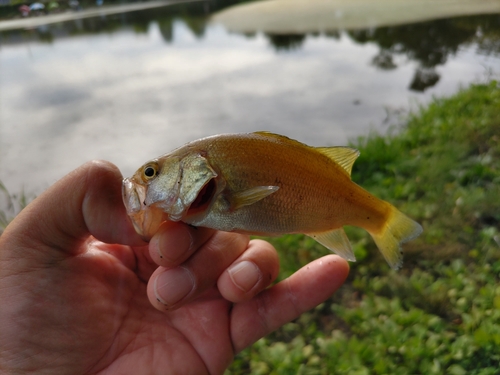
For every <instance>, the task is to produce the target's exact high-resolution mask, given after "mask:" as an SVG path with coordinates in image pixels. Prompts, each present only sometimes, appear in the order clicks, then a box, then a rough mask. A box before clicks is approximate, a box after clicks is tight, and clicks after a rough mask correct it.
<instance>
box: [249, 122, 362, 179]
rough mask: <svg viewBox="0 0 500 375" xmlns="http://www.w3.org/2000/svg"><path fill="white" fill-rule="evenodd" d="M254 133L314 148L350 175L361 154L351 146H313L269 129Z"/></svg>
mask: <svg viewBox="0 0 500 375" xmlns="http://www.w3.org/2000/svg"><path fill="white" fill-rule="evenodd" d="M254 134H258V135H261V136H263V137H268V138H274V139H275V140H276V141H281V142H286V143H288V144H295V145H296V146H304V147H308V148H313V149H314V150H316V151H318V152H319V153H321V154H323V155H325V156H327V157H328V158H329V159H331V160H333V161H334V162H335V163H337V164H338V165H340V166H341V167H342V169H343V170H345V171H346V172H347V174H348V175H349V176H350V175H351V170H352V166H353V164H354V162H355V161H356V159H357V158H358V156H359V151H358V150H356V149H355V148H351V147H345V146H334V147H311V146H308V145H306V144H304V143H301V142H299V141H296V140H294V139H291V138H288V137H286V136H284V135H279V134H275V133H271V132H268V131H258V132H255V133H254Z"/></svg>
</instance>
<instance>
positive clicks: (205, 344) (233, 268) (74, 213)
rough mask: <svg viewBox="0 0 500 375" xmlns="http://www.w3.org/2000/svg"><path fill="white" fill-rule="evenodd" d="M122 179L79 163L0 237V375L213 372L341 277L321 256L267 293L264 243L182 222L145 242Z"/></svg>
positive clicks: (269, 256) (338, 262)
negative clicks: (126, 199) (123, 193)
mask: <svg viewBox="0 0 500 375" xmlns="http://www.w3.org/2000/svg"><path fill="white" fill-rule="evenodd" d="M121 180H122V177H121V174H120V172H119V171H118V170H117V168H116V167H115V166H113V165H111V164H110V163H106V162H92V163H87V164H85V165H84V166H82V167H80V168H79V169H77V170H75V171H74V172H72V173H70V174H69V175H68V176H66V177H64V178H63V179H62V180H60V181H59V182H57V183H56V184H55V185H54V186H52V187H51V188H50V189H48V190H47V191H46V192H45V193H44V194H42V195H41V196H40V197H38V198H37V199H36V200H35V201H33V202H32V203H31V204H30V205H28V207H26V208H25V209H24V210H23V211H22V212H21V213H20V214H19V215H18V216H17V217H16V218H15V219H14V220H13V221H12V223H11V224H10V225H9V226H8V227H7V229H6V230H5V232H4V233H3V234H2V235H1V236H0V372H1V373H15V374H28V373H36V374H56V373H57V374H71V375H77V374H96V373H99V374H139V373H140V374H155V373H168V374H183V375H184V374H221V373H223V371H224V369H225V368H226V367H227V366H228V365H229V364H230V363H231V361H232V358H233V356H234V355H235V353H237V352H239V351H241V350H242V349H243V348H245V347H247V346H248V345H251V344H252V343H253V342H255V341H256V340H258V339H259V338H261V337H262V336H264V335H266V334H268V333H269V332H271V331H273V330H275V329H276V328H278V327H279V326H281V325H283V324H284V323H286V322H288V321H290V320H292V319H294V318H296V317H298V316H299V315H300V314H301V313H302V312H304V311H307V310H309V309H311V308H312V307H314V306H316V305H317V304H319V303H321V302H322V301H324V300H325V299H326V298H328V297H329V296H330V295H331V294H332V293H334V292H335V291H336V290H337V289H338V288H339V287H340V285H341V284H342V283H343V281H344V280H345V278H346V276H347V273H348V265H347V262H346V261H344V260H343V259H341V258H339V257H337V256H335V255H328V256H326V257H323V258H321V259H318V260H316V261H314V262H312V263H310V264H309V265H307V266H306V267H304V268H302V269H301V270H299V271H298V272H296V273H295V274H294V275H292V276H291V277H290V278H288V279H286V280H284V281H282V282H280V283H278V284H276V285H274V286H272V287H271V288H268V289H266V288H267V287H268V286H269V285H270V284H271V283H272V282H273V280H274V279H275V278H276V276H277V274H278V268H279V265H278V257H277V254H276V252H275V250H274V248H273V247H272V246H271V245H270V244H269V243H267V242H265V241H259V240H252V241H250V240H249V238H248V237H247V236H244V235H240V234H235V233H225V232H217V231H213V230H210V229H206V228H198V229H196V228H192V227H189V226H187V225H185V224H182V223H168V224H164V225H163V226H162V227H161V228H160V230H159V232H158V233H157V234H156V235H155V236H154V237H153V238H152V240H151V242H150V243H149V245H148V244H145V243H143V242H142V240H141V239H140V238H139V237H138V236H137V234H136V233H135V231H134V229H133V227H132V225H131V223H130V222H129V220H128V217H127V215H126V212H125V209H124V206H123V204H122V201H121Z"/></svg>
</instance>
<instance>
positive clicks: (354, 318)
mask: <svg viewBox="0 0 500 375" xmlns="http://www.w3.org/2000/svg"><path fill="white" fill-rule="evenodd" d="M353 146H354V147H357V148H358V149H360V151H361V156H360V158H359V159H358V161H357V162H356V164H355V166H354V170H353V180H354V181H356V182H357V183H359V184H360V185H362V186H364V187H365V188H367V189H368V190H370V191H371V192H373V193H374V194H376V195H377V196H379V197H381V198H383V199H386V200H388V201H390V202H392V203H394V204H395V205H396V206H397V207H398V208H400V209H401V210H402V211H403V212H405V213H407V214H408V215H409V216H411V217H413V218H414V219H416V220H417V221H419V222H421V223H422V225H423V227H424V234H423V235H422V236H421V237H420V238H419V239H417V240H415V241H413V242H411V243H408V244H407V245H406V246H405V263H404V266H403V269H402V270H400V271H398V272H394V271H391V270H390V269H389V267H388V266H387V265H386V263H385V262H384V261H383V259H382V258H381V256H380V254H379V253H378V251H377V249H376V248H375V245H374V244H373V242H372V241H371V239H370V238H369V237H368V235H367V234H366V233H364V232H363V231H361V230H358V229H355V228H347V229H348V231H347V232H348V236H349V237H350V239H351V241H352V243H353V246H354V248H355V252H356V255H357V259H358V262H356V263H353V264H352V270H351V274H350V278H349V280H348V282H347V283H346V285H344V286H343V287H342V289H341V291H340V292H339V293H338V294H337V295H335V296H334V297H333V298H331V299H330V300H328V301H327V302H325V303H324V304H322V305H321V306H319V307H318V308H316V309H315V310H314V311H311V312H309V313H307V314H304V315H303V316H302V317H300V318H299V319H298V320H297V321H294V322H292V323H289V324H287V325H286V326H284V327H283V328H282V329H280V330H279V331H277V332H275V333H273V334H272V335H270V336H268V337H266V338H264V339H262V340H260V341H259V342H257V344H256V345H254V346H253V347H251V348H249V349H247V350H245V351H244V352H243V353H241V354H240V355H238V357H237V358H236V361H235V362H234V364H233V365H232V367H231V368H230V369H229V370H228V371H227V374H248V373H252V374H311V375H312V374H350V375H357V374H452V375H462V374H463V375H465V374H468V375H469V374H472V375H489V374H498V371H499V370H498V369H499V367H500V325H499V324H498V323H499V322H500V284H499V278H500V85H499V84H498V83H496V82H492V83H490V84H488V85H474V86H471V87H470V88H468V89H466V90H463V91H461V92H460V93H458V94H456V95H455V96H453V97H451V98H447V99H439V100H435V101H434V102H433V103H432V104H431V105H429V106H428V107H426V108H423V109H421V110H420V111H419V112H418V113H415V114H413V115H411V116H410V117H409V118H408V119H407V121H406V123H405V125H404V126H402V127H401V128H399V129H397V130H395V131H394V132H393V133H392V134H389V135H385V136H380V135H376V134H373V135H370V136H368V137H366V138H362V139H358V140H357V141H356V142H354V144H353ZM271 241H272V242H273V243H274V245H275V246H276V247H277V248H278V249H279V252H280V255H281V262H282V271H281V275H280V277H281V278H283V277H286V276H288V275H290V274H291V273H293V272H294V271H295V270H297V269H298V268H299V267H301V266H302V265H304V264H306V263H307V262H309V261H310V260H312V259H314V258H317V257H319V256H321V255H322V254H325V253H326V250H325V249H324V248H322V247H321V246H319V245H317V244H316V243H315V242H314V241H313V240H311V239H309V238H306V237H301V236H286V237H282V238H279V239H273V240H271Z"/></svg>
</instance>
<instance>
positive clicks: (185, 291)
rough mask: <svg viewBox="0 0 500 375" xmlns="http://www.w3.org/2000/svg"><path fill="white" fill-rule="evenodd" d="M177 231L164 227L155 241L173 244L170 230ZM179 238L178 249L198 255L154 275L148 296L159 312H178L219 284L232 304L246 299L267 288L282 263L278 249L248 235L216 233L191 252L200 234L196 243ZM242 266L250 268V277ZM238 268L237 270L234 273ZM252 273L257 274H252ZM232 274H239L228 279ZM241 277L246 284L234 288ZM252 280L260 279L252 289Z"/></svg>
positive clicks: (172, 234) (164, 268)
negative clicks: (249, 283)
mask: <svg viewBox="0 0 500 375" xmlns="http://www.w3.org/2000/svg"><path fill="white" fill-rule="evenodd" d="M179 225H183V226H185V224H179ZM175 229H179V227H177V228H174V227H171V228H168V229H165V228H163V229H162V231H160V232H159V233H158V234H157V235H156V236H155V237H157V239H155V240H154V241H158V242H161V238H160V237H162V236H163V237H165V238H164V239H165V241H169V240H170V239H169V238H168V237H170V238H171V237H172V236H175V234H174V233H172V232H169V231H170V230H175ZM179 238H180V239H179V241H178V242H177V245H178V246H179V245H180V246H183V247H184V250H185V252H189V251H194V252H193V254H192V255H191V256H190V257H189V258H188V259H187V260H186V261H185V262H183V263H180V264H179V265H177V266H175V267H169V268H167V267H158V269H157V270H156V271H155V272H154V273H153V275H152V276H151V278H150V280H149V283H148V297H149V300H150V301H151V303H152V304H153V306H155V307H156V308H157V309H158V310H162V311H167V310H175V309H177V308H179V307H181V306H182V305H184V304H186V303H188V302H190V301H192V300H194V299H196V298H198V297H200V296H201V295H203V294H204V293H205V292H207V291H208V290H210V289H213V288H214V287H215V286H216V285H217V286H218V287H219V289H220V290H221V291H222V293H224V294H225V296H226V297H227V299H228V300H230V301H231V302H236V301H241V300H246V299H248V298H251V297H252V296H254V295H255V294H257V293H259V292H260V291H261V290H263V289H264V288H266V287H267V286H268V285H269V283H271V282H272V281H273V280H274V278H275V277H276V275H277V273H278V268H279V261H278V256H277V255H276V252H275V249H274V248H273V247H272V246H271V245H269V244H267V243H266V242H264V241H260V242H259V241H257V242H255V241H250V240H249V237H248V236H246V235H242V234H237V233H227V232H219V231H216V232H213V233H212V235H211V236H210V237H209V238H208V239H207V240H206V241H204V242H203V241H200V242H201V243H200V245H199V247H198V248H196V247H193V248H192V249H189V246H191V244H192V243H197V239H196V233H195V236H194V242H190V241H189V239H188V240H187V241H186V238H184V239H182V236H180V237H179ZM154 241H152V242H154ZM174 241H175V240H174ZM163 251H165V249H163ZM179 252H182V251H180V250H179ZM247 252H248V254H247ZM242 265H243V266H245V265H246V266H248V267H247V270H246V276H245V271H244V270H242V268H241V266H242ZM234 267H236V269H234V271H233V272H232V271H231V269H232V268H234ZM252 271H253V272H255V275H254V276H251V275H248V272H250V273H251V272H252ZM231 272H232V273H233V275H234V274H238V273H239V275H236V276H233V277H226V276H225V273H228V274H231ZM242 272H243V273H242ZM221 275H224V277H221ZM239 276H240V277H239ZM241 276H244V277H243V280H245V281H246V284H245V286H244V287H243V288H242V287H241V285H234V283H235V281H236V282H238V280H239V281H240V282H241V280H242V278H241ZM238 277H239V278H238ZM252 278H253V279H254V280H256V281H255V283H254V284H255V285H253V286H251V287H250V288H248V280H249V279H252ZM245 288H247V290H246V289H245Z"/></svg>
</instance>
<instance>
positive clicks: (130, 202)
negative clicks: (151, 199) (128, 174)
mask: <svg viewBox="0 0 500 375" xmlns="http://www.w3.org/2000/svg"><path fill="white" fill-rule="evenodd" d="M140 195H141V194H139V191H138V186H137V184H135V183H134V182H133V181H132V180H131V179H129V178H124V179H123V181H122V199H123V204H124V205H125V209H126V210H127V213H128V214H129V215H131V214H136V213H138V212H139V211H141V209H142V204H141V196H140Z"/></svg>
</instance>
